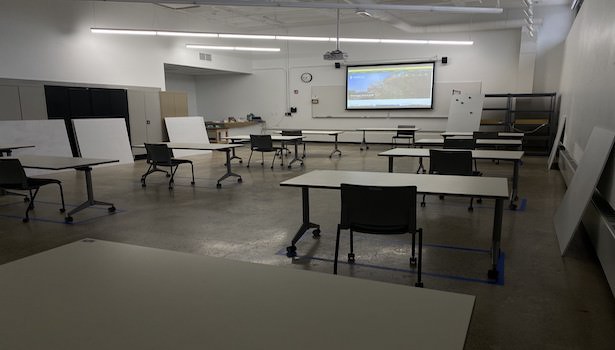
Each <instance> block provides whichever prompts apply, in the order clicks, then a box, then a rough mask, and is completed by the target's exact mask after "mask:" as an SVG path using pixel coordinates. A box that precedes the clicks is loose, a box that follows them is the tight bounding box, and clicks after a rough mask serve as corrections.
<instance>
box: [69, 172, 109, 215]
mask: <svg viewBox="0 0 615 350" xmlns="http://www.w3.org/2000/svg"><path fill="white" fill-rule="evenodd" d="M76 170H79V171H83V172H84V173H85V185H86V189H87V194H88V199H87V200H86V201H85V202H83V203H81V204H80V205H79V206H77V207H76V208H74V209H73V210H71V211H69V212H68V214H66V217H65V218H64V221H66V222H72V221H73V216H72V215H73V214H75V213H78V212H80V211H82V210H83V209H85V208H88V207H91V206H94V205H108V206H109V208H108V209H107V210H108V211H109V212H110V213H113V212H115V206H114V205H113V203H108V202H101V201H97V200H96V199H94V188H93V186H92V168H91V167H83V168H76Z"/></svg>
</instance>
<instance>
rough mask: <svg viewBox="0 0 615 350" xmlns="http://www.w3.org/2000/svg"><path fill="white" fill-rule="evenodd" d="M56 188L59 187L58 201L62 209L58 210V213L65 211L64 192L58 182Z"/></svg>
mask: <svg viewBox="0 0 615 350" xmlns="http://www.w3.org/2000/svg"><path fill="white" fill-rule="evenodd" d="M58 186H59V187H60V199H62V208H61V209H60V213H63V212H65V211H66V206H65V205H64V190H63V189H62V183H61V182H58Z"/></svg>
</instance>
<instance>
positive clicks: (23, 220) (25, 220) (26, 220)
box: [21, 218, 30, 222]
mask: <svg viewBox="0 0 615 350" xmlns="http://www.w3.org/2000/svg"><path fill="white" fill-rule="evenodd" d="M21 221H22V222H28V221H30V219H28V218H23V219H21Z"/></svg>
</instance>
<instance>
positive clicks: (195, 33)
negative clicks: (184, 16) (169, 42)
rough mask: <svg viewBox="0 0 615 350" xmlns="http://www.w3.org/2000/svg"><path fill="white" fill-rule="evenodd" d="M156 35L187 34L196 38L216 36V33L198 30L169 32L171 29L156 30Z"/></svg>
mask: <svg viewBox="0 0 615 350" xmlns="http://www.w3.org/2000/svg"><path fill="white" fill-rule="evenodd" d="M156 35H160V36H189V37H196V38H217V37H218V34H216V33H199V32H171V31H157V32H156Z"/></svg>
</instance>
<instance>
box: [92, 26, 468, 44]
mask: <svg viewBox="0 0 615 350" xmlns="http://www.w3.org/2000/svg"><path fill="white" fill-rule="evenodd" d="M90 30H91V32H92V33H96V34H127V35H149V36H178V37H201V38H221V39H249V40H283V41H320V42H326V41H328V42H335V41H336V40H337V38H330V37H324V36H323V37H321V36H290V35H261V34H231V33H204V32H182V31H160V30H140V29H111V28H91V29H90ZM339 41H340V42H347V43H372V44H414V45H473V44H474V42H473V41H464V40H412V39H368V38H339Z"/></svg>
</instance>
